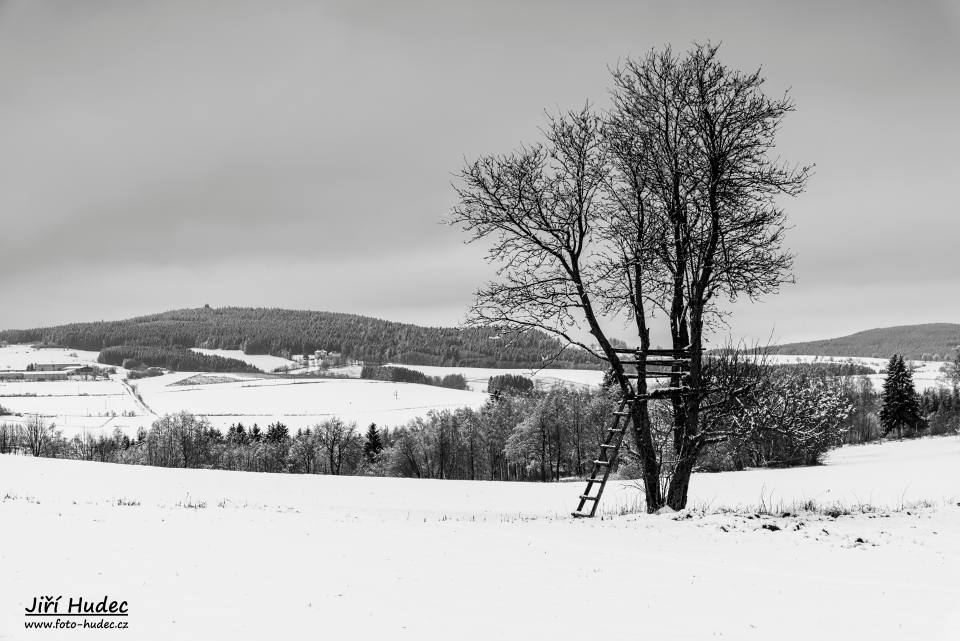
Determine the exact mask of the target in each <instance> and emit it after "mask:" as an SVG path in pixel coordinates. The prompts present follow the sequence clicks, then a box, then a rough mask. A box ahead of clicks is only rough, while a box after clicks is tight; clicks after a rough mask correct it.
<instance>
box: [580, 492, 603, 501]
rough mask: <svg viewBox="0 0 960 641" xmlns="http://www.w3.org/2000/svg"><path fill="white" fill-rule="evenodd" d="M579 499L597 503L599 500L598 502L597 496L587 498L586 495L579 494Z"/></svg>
mask: <svg viewBox="0 0 960 641" xmlns="http://www.w3.org/2000/svg"><path fill="white" fill-rule="evenodd" d="M580 498H582V499H583V500H584V501H599V500H600V497H599V496H588V495H586V494H581V495H580Z"/></svg>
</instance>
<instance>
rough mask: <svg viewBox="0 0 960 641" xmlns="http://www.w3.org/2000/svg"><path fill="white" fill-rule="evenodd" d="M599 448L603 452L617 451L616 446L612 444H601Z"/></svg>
mask: <svg viewBox="0 0 960 641" xmlns="http://www.w3.org/2000/svg"><path fill="white" fill-rule="evenodd" d="M600 447H602V448H603V449H605V450H615V449H617V446H616V445H613V444H612V443H610V444H607V443H601V444H600Z"/></svg>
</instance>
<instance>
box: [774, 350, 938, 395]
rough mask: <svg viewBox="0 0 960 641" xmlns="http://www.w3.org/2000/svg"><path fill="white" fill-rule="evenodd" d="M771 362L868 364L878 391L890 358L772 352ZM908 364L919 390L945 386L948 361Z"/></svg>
mask: <svg viewBox="0 0 960 641" xmlns="http://www.w3.org/2000/svg"><path fill="white" fill-rule="evenodd" d="M765 360H766V361H767V362H769V363H785V364H790V363H855V364H858V365H866V366H867V367H871V368H873V370H874V372H877V373H875V374H868V375H867V378H869V379H870V380H871V381H872V382H873V386H874V388H876V389H877V390H878V391H879V390H880V389H882V388H883V381H884V380H885V379H886V375H884V374H880V373H879V372H880V371H882V370H883V369H885V368H886V367H887V362H888V359H885V358H868V357H865V356H801V355H796V354H770V355H768V356H766V357H765ZM907 364H908V365H909V366H910V367H911V368H912V369H913V382H914V385H915V386H916V388H917V391H918V392H922V391H924V390H926V389H936V388H937V387H945V386H946V385H947V383H946V382H945V381H944V378H943V372H942V368H943V366H944V365H946V363H945V362H944V361H907Z"/></svg>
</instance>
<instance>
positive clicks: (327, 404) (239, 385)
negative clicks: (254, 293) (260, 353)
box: [135, 372, 487, 430]
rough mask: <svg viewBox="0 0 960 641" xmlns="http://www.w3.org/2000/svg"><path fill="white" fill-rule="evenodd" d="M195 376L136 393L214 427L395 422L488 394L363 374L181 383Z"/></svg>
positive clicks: (145, 384)
mask: <svg viewBox="0 0 960 641" xmlns="http://www.w3.org/2000/svg"><path fill="white" fill-rule="evenodd" d="M192 376H195V374H190V373H182V372H181V373H177V374H167V375H164V376H157V377H153V378H145V379H141V380H139V381H136V382H135V386H136V389H137V392H138V393H139V394H140V396H141V397H142V398H143V401H144V402H145V403H146V405H147V406H148V407H149V408H150V410H151V411H152V412H153V413H154V414H155V415H160V416H162V415H163V414H168V413H173V412H179V411H181V410H189V411H190V412H193V413H195V414H199V415H203V416H206V417H208V418H209V419H210V421H211V423H213V424H214V426H216V427H219V428H225V427H228V426H229V425H230V424H231V423H235V422H237V421H240V422H242V423H244V424H245V425H247V426H249V425H251V424H253V423H259V424H260V425H261V426H263V425H266V424H268V423H270V422H273V421H277V420H278V421H281V422H283V423H284V424H286V425H287V426H288V427H290V428H291V429H292V430H296V429H298V428H306V427H310V426H312V425H315V424H317V423H319V422H321V421H323V420H325V419H327V418H330V417H334V416H336V417H339V418H341V419H343V420H345V421H348V422H356V423H357V424H358V425H359V426H360V427H364V426H365V425H367V424H369V423H371V422H375V423H377V424H379V425H387V426H396V425H401V424H403V423H406V422H407V421H409V420H410V419H412V418H414V417H417V416H423V415H424V414H426V413H427V412H429V411H430V410H442V409H456V408H458V407H474V408H476V407H480V406H481V405H482V404H483V403H484V402H485V401H486V399H487V396H486V394H482V393H479V392H470V391H459V390H451V389H446V388H442V387H433V386H429V385H413V384H409V383H387V382H383V381H367V380H359V379H302V380H301V379H296V378H270V377H268V378H257V377H255V376H252V377H250V378H248V379H245V380H238V381H236V382H232V383H213V384H199V385H183V384H180V385H177V384H173V383H178V382H181V381H185V379H189V378H190V377H192Z"/></svg>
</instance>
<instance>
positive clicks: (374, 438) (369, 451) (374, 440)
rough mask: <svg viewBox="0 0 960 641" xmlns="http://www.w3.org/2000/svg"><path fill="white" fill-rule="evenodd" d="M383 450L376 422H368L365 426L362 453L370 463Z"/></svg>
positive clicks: (374, 460)
mask: <svg viewBox="0 0 960 641" xmlns="http://www.w3.org/2000/svg"><path fill="white" fill-rule="evenodd" d="M381 451H383V440H382V439H381V438H380V432H379V431H377V424H376V423H370V427H369V428H367V434H366V439H365V440H364V442H363V455H364V456H366V457H367V460H368V461H370V462H371V463H374V462H376V460H377V456H378V455H379V454H380V452H381Z"/></svg>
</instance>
